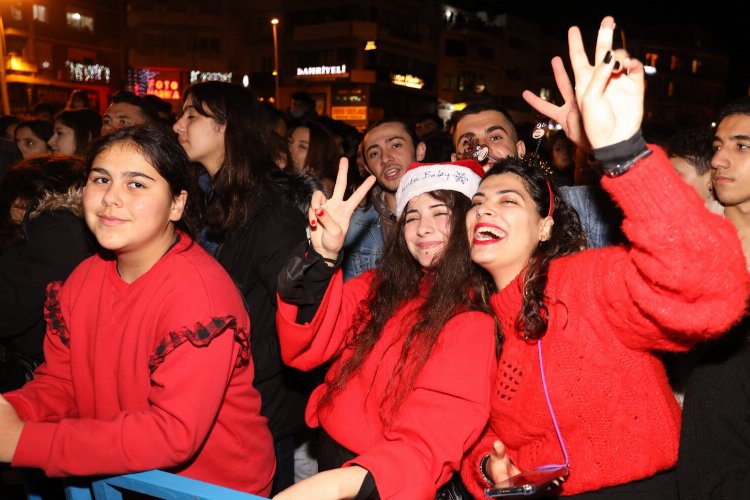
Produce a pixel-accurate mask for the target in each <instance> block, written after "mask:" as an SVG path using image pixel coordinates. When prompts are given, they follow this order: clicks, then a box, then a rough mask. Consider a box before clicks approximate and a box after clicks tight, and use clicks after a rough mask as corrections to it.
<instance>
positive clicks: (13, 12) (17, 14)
mask: <svg viewBox="0 0 750 500" xmlns="http://www.w3.org/2000/svg"><path fill="white" fill-rule="evenodd" d="M10 18H11V19H13V20H14V21H23V11H22V10H21V7H19V6H17V5H11V6H10Z"/></svg>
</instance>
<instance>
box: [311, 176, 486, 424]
mask: <svg viewBox="0 0 750 500" xmlns="http://www.w3.org/2000/svg"><path fill="white" fill-rule="evenodd" d="M430 195H431V196H432V197H434V198H435V199H437V200H439V201H441V202H443V203H445V204H446V206H447V207H448V208H449V209H450V236H449V239H448V242H447V244H446V246H445V248H444V250H443V252H442V254H441V255H440V256H439V260H438V261H437V263H436V264H435V265H434V266H433V267H432V268H431V269H429V270H428V271H425V270H424V269H423V268H422V267H421V266H420V264H419V262H417V260H416V259H415V258H414V257H413V256H412V255H411V253H409V249H408V248H407V246H406V240H405V239H404V236H403V230H404V224H405V221H406V214H405V213H404V214H402V215H401V217H399V220H398V223H397V224H396V226H395V227H394V229H393V230H394V234H393V237H392V238H390V240H389V242H388V244H387V245H386V248H385V251H384V253H383V256H382V259H381V260H380V264H379V265H378V267H377V270H376V275H375V278H374V279H373V281H372V283H371V285H370V291H369V294H368V297H367V298H366V299H365V300H363V301H362V303H360V305H359V309H358V312H357V315H356V318H355V321H354V322H353V324H352V326H351V327H350V329H349V332H348V333H347V336H348V341H347V345H346V348H348V349H351V350H353V351H354V353H353V355H352V357H351V358H349V359H348V360H347V361H346V362H344V363H343V365H342V367H341V370H340V371H339V373H338V374H336V376H335V377H334V379H333V380H332V381H330V383H329V384H328V387H327V390H326V392H325V394H324V395H323V398H322V399H321V401H320V403H319V407H320V408H322V407H325V406H326V405H328V404H330V403H331V402H332V401H333V399H334V397H335V395H336V394H337V393H339V392H340V391H341V390H342V389H343V387H344V386H345V385H346V383H347V381H348V380H349V379H350V378H351V377H352V376H353V375H354V374H355V373H357V371H358V370H359V368H360V367H361V366H362V364H363V363H364V362H365V359H366V358H367V356H368V355H369V354H370V352H371V351H372V349H373V347H374V346H375V345H376V344H377V343H378V342H379V341H380V339H381V337H382V334H383V330H384V329H385V326H386V323H387V322H388V321H389V320H390V319H391V318H393V317H394V315H395V314H396V313H397V311H398V310H400V309H401V308H402V307H404V306H405V305H406V304H407V303H408V302H409V301H412V300H415V299H417V298H418V296H419V295H420V289H421V287H423V286H424V285H423V284H422V281H423V280H424V279H426V280H429V281H428V282H427V284H428V290H427V293H426V298H425V299H424V302H422V303H421V304H420V305H419V307H418V308H417V309H416V311H415V312H414V314H413V315H412V316H410V320H409V321H407V322H406V323H405V324H402V325H400V328H401V336H402V338H403V339H404V344H403V348H402V349H401V354H400V358H399V361H398V363H397V367H396V370H395V373H393V376H392V377H391V379H390V380H389V382H388V386H387V388H386V392H385V394H384V397H383V402H382V404H381V413H380V418H381V421H382V422H383V424H384V425H388V423H389V422H391V421H392V419H393V417H394V415H396V414H397V412H398V408H399V407H400V405H401V404H402V403H403V401H404V399H406V397H407V395H408V394H409V393H410V392H411V390H412V389H413V387H414V382H415V379H416V377H417V375H418V374H419V372H420V371H421V369H422V367H423V366H424V364H425V363H426V362H427V360H428V358H429V357H430V353H431V352H432V349H433V347H434V346H435V343H436V342H437V340H438V338H439V337H440V333H441V331H442V330H443V327H444V326H445V324H446V322H447V321H448V320H449V319H450V318H451V317H453V316H455V315H456V314H458V313H461V312H465V311H472V310H474V311H483V312H486V313H487V314H490V315H492V316H493V317H495V324H496V335H498V336H499V333H500V326H499V321H498V320H497V318H496V316H495V313H494V312H493V310H492V307H491V306H490V305H489V291H488V290H487V288H486V285H485V279H484V278H483V277H482V274H483V273H485V271H484V270H483V269H481V268H479V266H476V265H475V264H473V263H472V262H471V258H470V255H469V240H468V237H467V232H466V222H465V221H466V213H467V212H468V210H469V208H470V207H471V201H470V200H469V199H468V198H466V197H465V196H464V195H462V194H460V193H457V192H455V191H449V190H438V191H432V192H430ZM498 345H499V342H498Z"/></svg>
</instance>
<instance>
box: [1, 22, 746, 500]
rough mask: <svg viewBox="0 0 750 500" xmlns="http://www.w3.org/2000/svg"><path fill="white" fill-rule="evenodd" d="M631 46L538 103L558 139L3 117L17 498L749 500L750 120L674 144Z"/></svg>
mask: <svg viewBox="0 0 750 500" xmlns="http://www.w3.org/2000/svg"><path fill="white" fill-rule="evenodd" d="M614 31H615V23H614V19H613V18H611V17H605V18H604V19H603V20H602V22H601V25H600V27H599V30H598V34H597V37H596V44H595V48H594V52H593V57H589V55H588V54H587V53H586V50H585V47H584V44H583V38H582V35H581V32H580V31H579V29H578V28H577V27H572V28H570V30H569V33H568V45H569V60H570V65H571V68H572V76H573V80H571V79H570V77H569V75H568V73H567V71H566V69H565V67H564V64H563V62H562V59H561V58H560V57H555V58H554V59H553V60H552V67H553V71H554V74H555V79H556V82H557V85H558V89H559V91H560V94H561V95H562V97H563V103H562V105H556V104H553V103H550V102H547V101H545V100H543V99H541V98H540V97H539V96H537V95H535V94H534V93H532V92H530V91H525V92H524V93H523V98H524V99H525V100H526V102H527V103H528V104H529V106H530V107H531V108H533V109H534V110H535V111H536V112H538V113H539V114H541V115H544V116H546V117H547V120H551V121H552V122H554V123H557V124H559V125H560V130H559V131H556V132H554V133H551V134H550V133H548V134H545V135H544V136H540V135H539V134H535V135H534V139H533V141H534V142H530V141H529V140H530V139H531V138H526V137H524V136H523V133H522V132H520V130H521V127H519V126H518V125H517V124H516V123H515V122H514V119H513V116H512V115H511V114H510V113H509V112H508V111H507V110H506V109H505V108H504V107H503V106H501V105H500V104H499V103H497V102H494V101H477V102H471V103H468V105H467V106H466V107H465V108H463V109H462V110H460V111H456V112H455V113H453V115H452V116H451V118H450V120H448V123H443V120H442V119H441V118H440V117H439V116H437V115H435V114H434V113H425V114H423V115H420V116H417V117H411V118H410V119H408V120H405V119H401V118H399V117H388V118H386V119H385V120H382V121H380V122H377V123H374V124H372V125H371V126H370V127H369V128H368V129H367V130H366V131H365V132H364V134H360V133H359V132H358V131H357V130H356V129H355V128H354V127H351V126H349V125H346V124H344V123H342V122H339V121H336V120H332V119H330V118H328V117H326V116H322V115H321V114H319V113H318V111H317V110H316V109H315V102H314V100H312V99H311V97H310V96H309V95H308V94H305V93H304V92H299V93H296V94H294V95H293V96H292V98H293V99H292V103H291V105H290V107H289V109H287V111H286V112H282V111H280V110H278V109H276V108H274V107H273V106H269V105H268V104H267V103H262V102H259V101H258V100H257V99H256V98H255V96H254V95H253V93H252V91H250V90H248V89H246V88H244V87H242V86H240V85H237V84H232V83H226V82H201V83H195V84H193V85H191V86H190V87H188V88H187V89H186V91H185V92H184V95H183V99H182V102H181V103H180V107H179V109H177V110H172V109H171V108H170V106H169V104H168V103H165V102H163V101H159V100H158V99H153V98H151V97H148V98H144V97H139V96H137V95H135V94H133V93H130V92H127V91H121V92H119V93H117V94H115V95H114V96H113V97H112V100H111V103H110V104H109V107H108V108H107V110H106V111H105V113H104V114H103V115H100V114H99V113H98V112H97V111H96V110H93V109H91V108H90V107H89V104H88V101H87V96H86V93H85V92H74V93H72V94H71V96H70V99H69V101H68V103H67V104H66V106H65V108H64V109H62V110H59V111H58V112H56V113H55V114H54V115H53V116H52V117H51V118H49V117H47V118H41V117H38V116H31V115H29V116H24V117H13V116H6V117H2V118H0V135H2V137H0V145H2V146H3V147H2V148H0V153H2V154H1V155H0V235H2V236H0V290H1V291H2V292H1V293H0V312H1V313H2V316H3V321H2V322H0V393H2V395H1V396H0V462H2V463H4V464H1V463H0V472H2V476H0V477H1V478H2V480H0V493H1V494H3V495H10V494H11V492H12V491H15V490H13V486H14V481H17V475H14V472H15V471H17V470H18V468H35V469H41V470H42V471H43V472H44V473H45V474H46V475H47V476H49V477H50V478H56V477H68V476H96V475H112V474H123V473H129V472H137V471H144V470H149V469H164V470H166V471H169V472H173V473H175V474H180V475H184V476H187V477H191V478H195V479H199V480H203V481H207V482H210V483H214V484H218V485H222V486H226V487H229V488H233V489H236V490H240V491H245V492H249V493H253V494H256V495H260V496H263V497H272V498H274V499H278V500H294V499H310V498H314V499H316V500H318V499H321V500H325V499H349V498H354V499H358V500H364V499H379V498H382V499H450V500H465V499H469V498H484V497H485V495H489V494H490V493H491V492H490V490H493V491H496V492H497V491H502V490H503V488H504V487H505V486H507V485H508V484H509V483H510V482H512V481H514V480H517V479H518V478H519V477H526V476H524V473H528V472H529V471H537V472H539V471H552V470H554V471H555V474H554V475H555V478H554V480H553V481H551V482H549V483H545V485H544V486H543V488H544V489H543V491H541V492H539V494H540V495H542V496H546V497H550V498H557V497H559V496H561V497H569V498H576V499H583V500H588V499H591V500H593V499H622V498H628V499H644V500H661V499H674V500H679V499H683V500H691V499H693V498H695V499H707V498H712V499H730V498H745V497H750V445H748V444H747V442H748V441H750V425H749V424H748V418H750V383H749V382H750V364H748V360H747V356H748V347H747V346H748V333H749V332H748V327H749V326H750V323H749V322H748V316H747V314H746V309H747V299H748V295H749V294H750V274H748V270H749V269H750V215H749V214H750V210H749V209H748V208H747V207H748V206H750V205H749V204H750V170H748V169H750V158H748V157H747V150H748V146H750V144H748V137H750V99H748V98H743V99H739V100H735V101H732V102H729V103H727V104H726V105H725V106H724V107H723V108H722V109H721V110H717V121H716V124H717V125H716V128H715V129H711V128H709V127H708V125H707V126H706V127H705V128H703V129H689V130H677V131H675V133H674V134H673V135H672V136H671V137H669V138H668V139H667V140H662V139H661V138H659V139H658V140H656V138H651V137H650V136H649V132H648V129H647V124H645V123H643V117H644V94H645V80H644V68H643V64H642V63H641V62H640V61H638V60H637V59H634V58H631V57H630V56H629V55H628V53H627V52H626V51H625V50H623V49H617V50H615V49H613V44H612V38H613V33H614ZM543 125H544V124H542V123H540V125H539V126H538V127H537V128H542V127H543ZM6 152H7V154H6ZM518 494H519V493H517V495H518Z"/></svg>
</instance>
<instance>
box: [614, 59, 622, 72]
mask: <svg viewBox="0 0 750 500" xmlns="http://www.w3.org/2000/svg"><path fill="white" fill-rule="evenodd" d="M620 66H621V64H620V61H615V66H614V68H615V71H620Z"/></svg>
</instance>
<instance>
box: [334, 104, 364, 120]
mask: <svg viewBox="0 0 750 500" xmlns="http://www.w3.org/2000/svg"><path fill="white" fill-rule="evenodd" d="M331 118H333V119H334V120H367V106H331Z"/></svg>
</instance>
